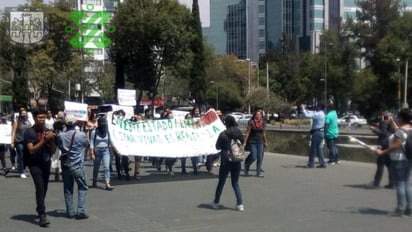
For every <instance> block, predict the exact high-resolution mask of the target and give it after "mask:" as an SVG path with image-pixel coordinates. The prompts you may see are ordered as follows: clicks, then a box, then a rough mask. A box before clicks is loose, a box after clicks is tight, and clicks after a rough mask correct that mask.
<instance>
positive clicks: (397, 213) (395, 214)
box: [389, 209, 403, 217]
mask: <svg viewBox="0 0 412 232" xmlns="http://www.w3.org/2000/svg"><path fill="white" fill-rule="evenodd" d="M389 216H390V217H402V216H403V212H402V210H400V209H395V211H393V212H391V213H389Z"/></svg>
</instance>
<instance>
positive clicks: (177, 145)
mask: <svg viewBox="0 0 412 232" xmlns="http://www.w3.org/2000/svg"><path fill="white" fill-rule="evenodd" d="M108 120H109V122H108V124H109V131H110V139H111V140H112V143H113V146H114V147H115V148H116V150H117V151H119V153H120V154H122V155H134V156H154V157H191V156H199V155H210V154H216V153H217V152H218V151H217V150H216V148H215V145H216V141H217V138H218V136H219V134H220V133H221V132H222V131H224V130H225V129H226V128H225V126H224V125H223V123H222V121H221V120H220V119H219V117H218V116H217V115H216V112H215V111H209V112H207V113H206V115H205V116H204V117H202V118H200V119H196V120H193V119H191V120H183V119H164V120H150V121H141V122H132V121H130V120H124V119H121V118H119V117H116V116H114V117H112V114H110V113H109V114H108Z"/></svg>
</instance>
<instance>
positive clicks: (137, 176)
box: [134, 173, 142, 180]
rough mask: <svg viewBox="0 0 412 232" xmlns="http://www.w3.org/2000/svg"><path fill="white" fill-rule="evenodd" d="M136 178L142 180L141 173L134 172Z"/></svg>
mask: <svg viewBox="0 0 412 232" xmlns="http://www.w3.org/2000/svg"><path fill="white" fill-rule="evenodd" d="M134 179H135V180H141V179H142V177H141V176H140V175H139V174H137V173H136V174H134Z"/></svg>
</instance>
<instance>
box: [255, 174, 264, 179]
mask: <svg viewBox="0 0 412 232" xmlns="http://www.w3.org/2000/svg"><path fill="white" fill-rule="evenodd" d="M257 177H260V178H263V177H265V176H264V175H263V174H259V175H257Z"/></svg>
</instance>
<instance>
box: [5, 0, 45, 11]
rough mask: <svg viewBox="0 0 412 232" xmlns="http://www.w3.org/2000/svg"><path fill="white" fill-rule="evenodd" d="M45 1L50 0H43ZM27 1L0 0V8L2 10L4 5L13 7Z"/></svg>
mask: <svg viewBox="0 0 412 232" xmlns="http://www.w3.org/2000/svg"><path fill="white" fill-rule="evenodd" d="M44 2H45V3H48V2H50V0H44ZM25 3H27V0H0V9H2V10H4V7H15V6H18V5H22V4H25Z"/></svg>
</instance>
